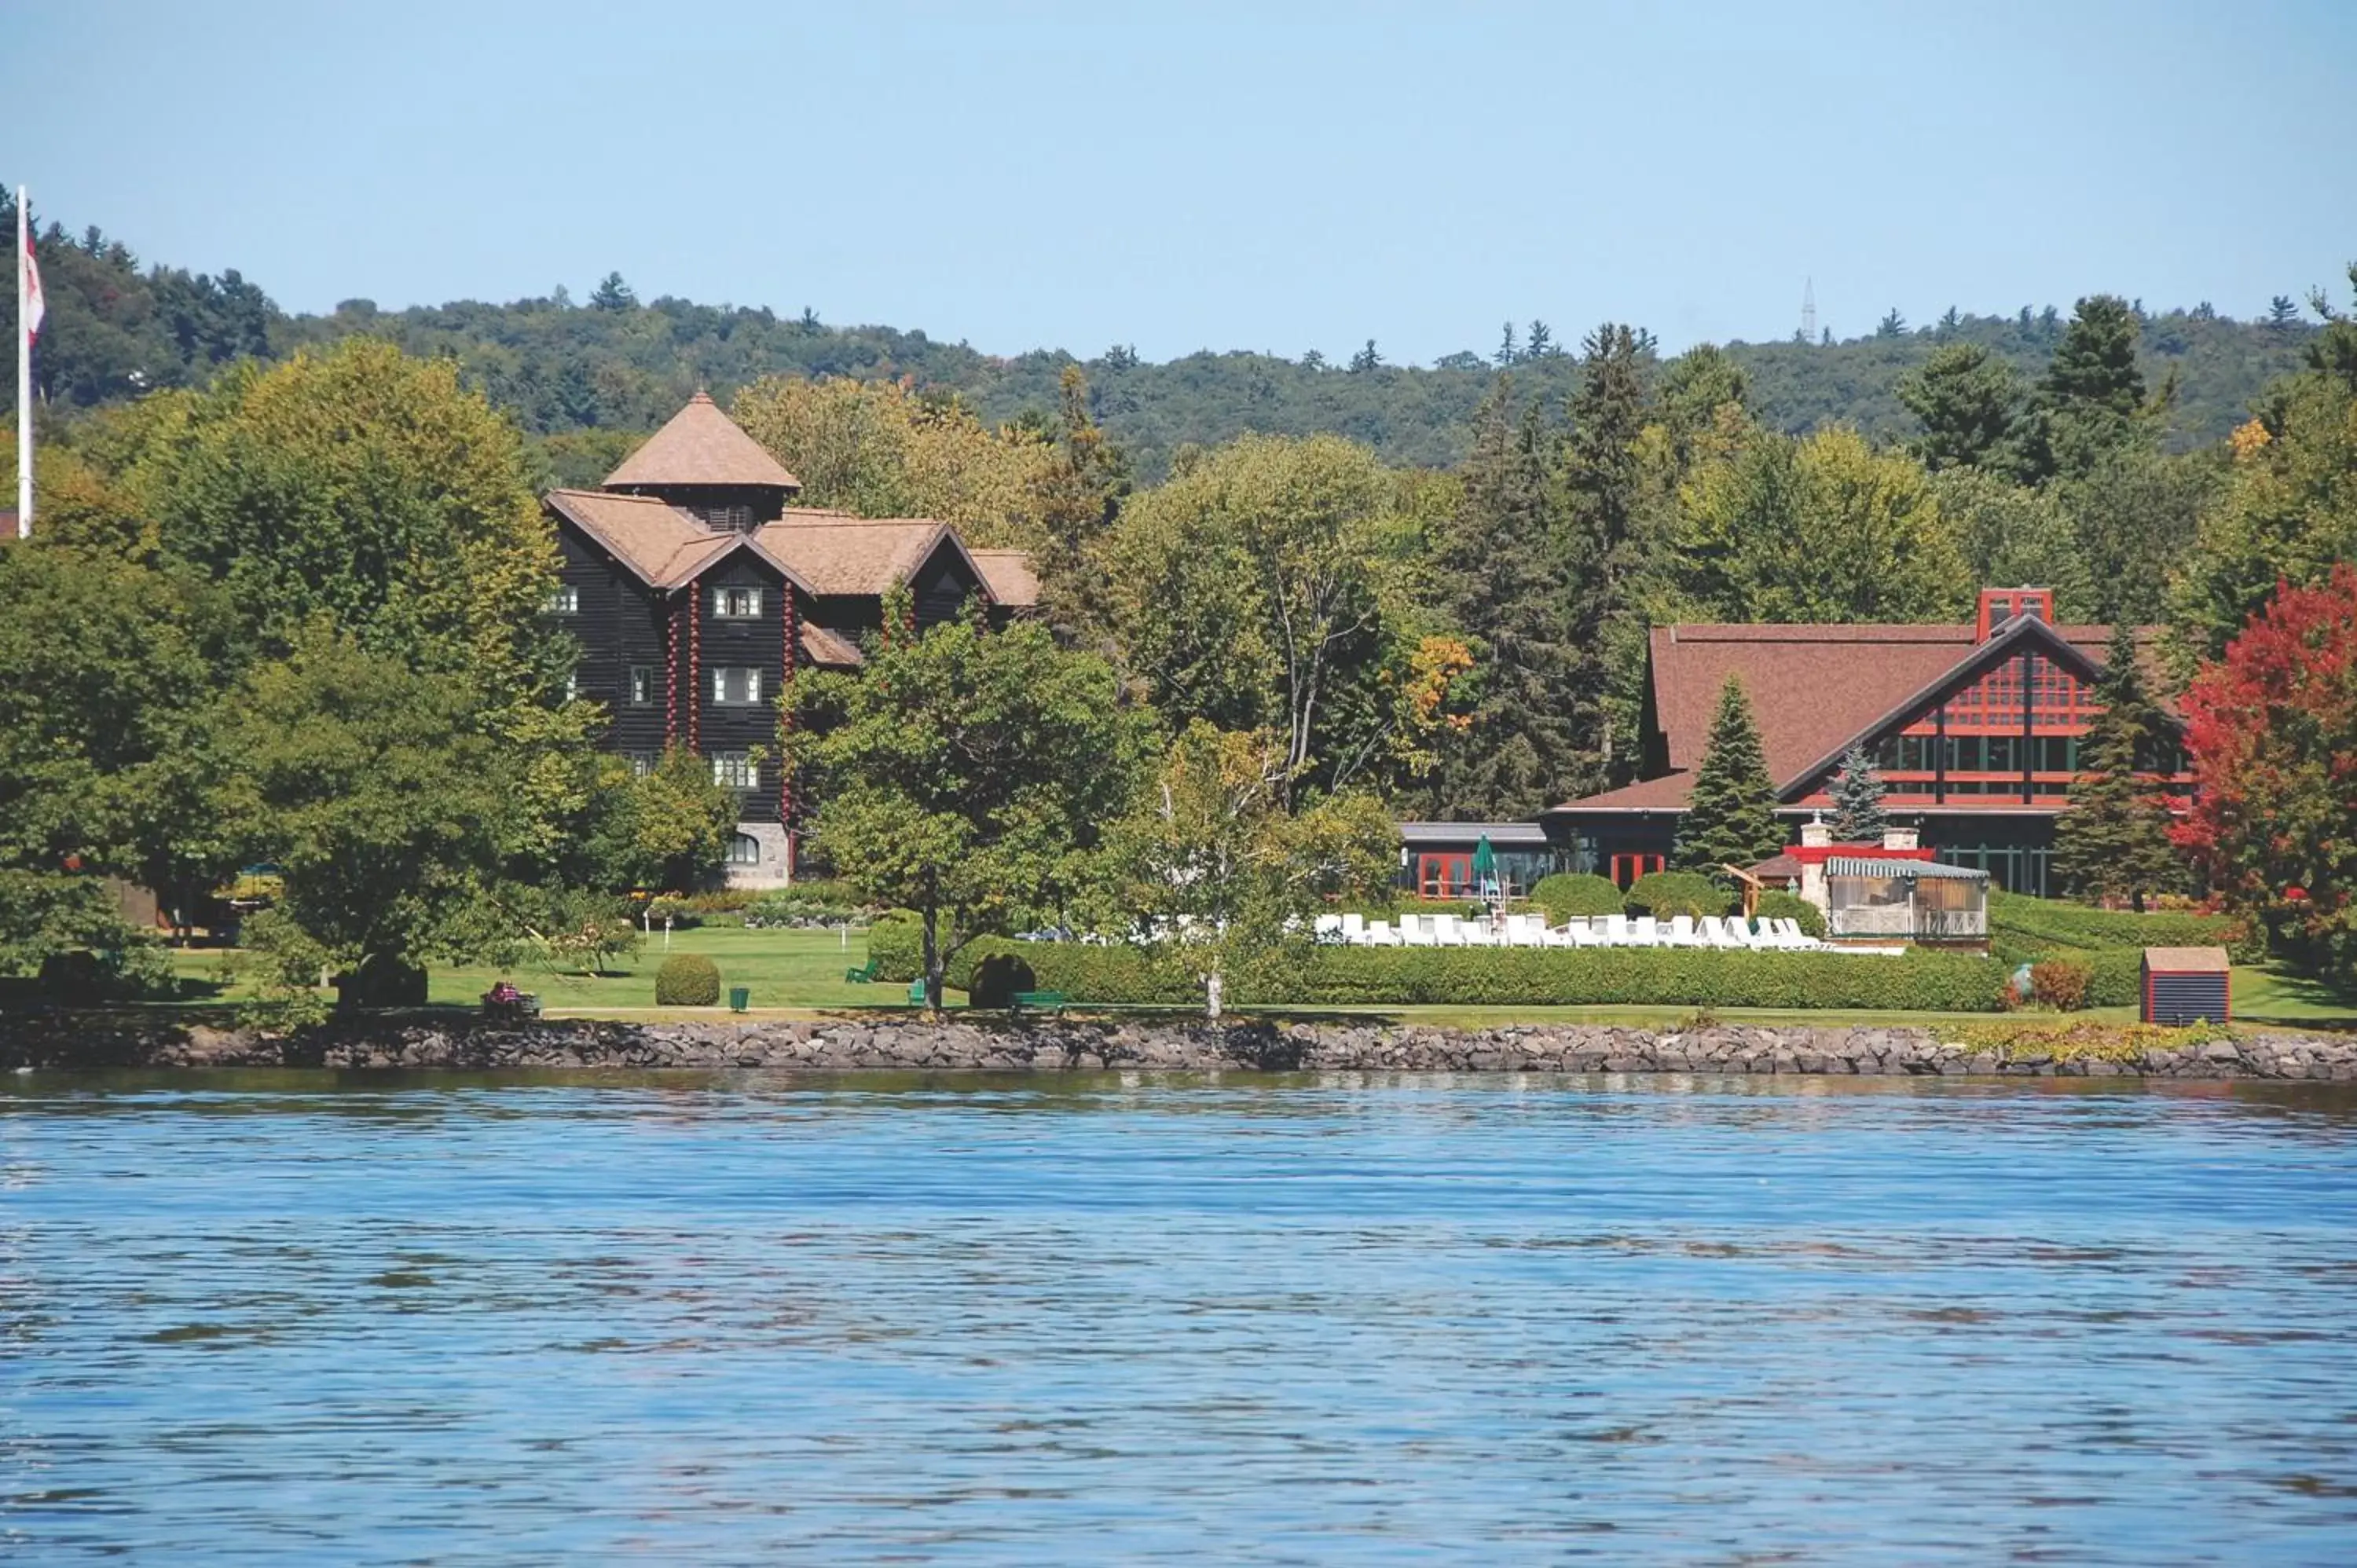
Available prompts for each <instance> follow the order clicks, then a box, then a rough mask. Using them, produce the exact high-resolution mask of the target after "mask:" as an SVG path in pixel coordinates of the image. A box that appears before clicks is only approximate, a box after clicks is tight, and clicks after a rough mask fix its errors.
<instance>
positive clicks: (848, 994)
mask: <svg viewBox="0 0 2357 1568" xmlns="http://www.w3.org/2000/svg"><path fill="white" fill-rule="evenodd" d="M669 952H670V953H702V954H703V955H704V956H705V957H706V958H709V959H710V960H712V961H713V962H714V963H715V964H717V965H718V966H719V969H720V985H721V990H722V993H723V994H724V995H725V994H726V992H727V989H728V988H729V987H730V986H735V985H742V986H745V987H747V988H748V989H749V990H750V991H751V992H752V993H753V995H752V1005H753V1006H754V1007H755V1008H757V1009H779V1008H794V1009H822V1010H827V1011H833V1010H836V1009H840V1008H845V1007H906V1006H907V1005H908V1004H909V989H908V986H907V985H906V984H905V983H903V984H899V985H893V984H888V983H881V982H878V983H875V984H872V985H854V984H851V983H848V982H846V981H845V979H844V978H843V972H844V971H845V969H847V968H850V967H852V966H854V965H856V964H863V963H865V962H866V961H867V938H866V934H865V933H864V932H860V931H853V932H851V933H849V935H848V937H847V938H846V937H845V936H844V935H842V934H841V933H838V932H835V931H831V930H750V931H748V930H747V929H744V928H743V927H741V926H702V927H698V928H697V929H694V930H687V931H674V932H673V933H672V936H671V946H670V949H669ZM237 956H240V955H232V959H233V960H234V958H235V957H237ZM667 956H668V953H667V952H666V950H665V949H664V946H663V938H662V933H660V932H658V933H656V934H655V935H654V936H653V937H652V938H651V939H649V940H647V941H646V943H645V944H644V945H643V946H641V947H640V950H639V952H638V955H637V956H636V957H635V958H630V959H624V960H621V961H619V962H618V963H617V964H616V965H615V967H614V971H613V972H611V973H609V974H605V975H597V976H591V975H582V974H552V973H550V972H547V971H546V970H542V969H534V968H532V967H530V966H528V965H527V966H522V967H519V968H516V969H512V970H508V971H504V972H502V971H500V970H496V969H489V968H480V967H468V968H463V969H435V970H432V971H430V972H429V973H428V977H427V984H428V991H427V999H428V1000H429V1001H431V1002H433V1003H435V1004H437V1005H451V1006H461V1007H471V1006H474V1005H475V1004H477V1002H478V1001H479V999H480V998H481V996H482V993H484V992H486V991H489V990H490V988H491V984H492V983H493V982H494V981H497V980H499V979H500V977H501V975H502V973H504V974H505V976H506V977H507V978H508V979H510V980H512V981H514V982H515V983H516V984H517V986H519V987H520V988H522V990H525V991H529V992H533V993H536V994H537V995H538V996H539V997H540V999H541V1006H542V1007H543V1009H544V1010H545V1011H546V1012H548V1013H551V1014H562V1013H615V1014H619V1015H626V1016H637V1015H641V1014H649V1013H651V1012H653V1010H654V1006H655V971H656V970H658V969H660V968H661V967H662V961H663V960H664V958H665V957H667ZM173 961H174V963H175V965H176V966H177V967H178V970H179V972H180V973H181V974H183V975H185V976H188V978H190V979H195V980H210V979H212V978H214V977H215V976H216V974H217V973H218V972H219V968H220V963H221V953H220V952H218V951H203V950H193V951H182V952H177V953H175V954H174V955H173ZM244 989H245V987H244V985H243V984H242V983H241V984H240V985H238V986H237V987H235V988H233V989H232V990H231V991H229V992H226V993H222V994H221V996H220V997H219V998H216V999H217V1000H234V999H236V998H237V997H238V996H239V995H241V994H242V993H243V991H244ZM948 1000H949V1001H950V1003H951V1004H952V1005H960V1004H963V995H962V994H961V993H952V995H951V996H950V998H949V999H948Z"/></svg>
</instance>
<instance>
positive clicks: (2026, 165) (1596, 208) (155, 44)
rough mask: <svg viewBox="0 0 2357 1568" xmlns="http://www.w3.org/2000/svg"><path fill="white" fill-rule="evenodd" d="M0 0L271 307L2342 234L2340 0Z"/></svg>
mask: <svg viewBox="0 0 2357 1568" xmlns="http://www.w3.org/2000/svg"><path fill="white" fill-rule="evenodd" d="M1947 9H1948V11H1949V12H1950V13H1951V14H1950V15H1949V16H1946V17H1945V18H1944V19H1940V18H1935V17H1933V16H1932V15H1931V12H1932V7H1930V6H1928V5H1902V4H1892V5H1802V4H1788V5H1770V4H1750V3H1738V0H1729V3H1722V4H1710V5H1704V4H1694V5H1659V6H1655V5H1623V6H1613V7H1602V6H1591V5H1569V4H1557V5H1547V4H1538V5H1503V4H1501V5H1454V4H1441V3H1437V0H1427V3H1426V4H1420V5H1357V6H1341V5H1332V6H1329V5H1307V4H1304V5H1237V6H1229V5H1213V4H1208V3H1206V4H1188V5H1156V6H1152V7H1147V6H1143V5H1121V4H1119V3H1117V0H1114V3H1101V4H1098V5H1071V6H1065V5H1044V4H1042V5H996V4H989V3H985V0H972V3H969V4H964V5H948V4H944V5H931V6H914V5H896V4H888V3H886V0H857V3H856V4H852V3H837V4H833V5H791V4H782V3H781V4H752V3H743V0H728V3H723V0H673V3H671V4H668V5H643V4H641V5H598V4H595V3H593V0H572V3H568V4H564V5H550V4H539V3H534V4H506V3H502V0H473V3H470V4H455V3H451V0H407V3H404V4H401V5H348V4H340V3H338V4H325V3H304V4H295V3H291V0H207V3H206V4H202V5H197V4H190V3H188V0H172V3H161V0H149V3H145V4H130V3H110V0H75V3H73V4H38V5H37V4H33V3H32V0H0V75H5V79H6V81H5V85H6V87H7V89H8V92H7V100H6V101H7V102H8V103H9V105H10V108H9V113H8V125H7V129H6V131H5V134H0V177H5V178H6V179H8V180H11V181H24V182H27V183H29V184H30V185H31V186H32V187H33V189H34V200H35V207H36V210H37V211H39V212H42V213H44V214H46V215H47V216H49V217H54V218H57V219H59V220H62V221H64V222H65V223H66V224H67V225H68V226H69V227H70V228H74V229H77V230H78V229H79V228H80V227H81V226H82V225H83V224H85V223H89V222H96V223H99V224H101V225H102V226H103V227H104V228H105V229H106V230H107V231H109V232H111V233H113V234H115V235H118V236H119V237H121V238H123V239H124V240H125V241H126V242H129V243H130V244H131V245H132V247H133V248H134V249H135V251H137V252H139V253H140V254H141V255H142V256H143V257H145V258H150V259H157V260H163V261H168V262H172V263H178V264H182V265H188V266H193V267H197V268H199V269H203V270H207V271H218V270H220V269H221V268H224V267H231V266H234V267H238V268H241V269H242V270H243V272H244V273H245V274H246V275H247V276H248V277H250V278H252V279H253V280H255V281H256V282H258V283H260V284H261V285H263V286H264V288H265V289H267V290H268V291H269V292H270V294H271V295H272V296H273V297H274V298H275V299H276V300H277V301H278V302H279V303H280V304H281V305H282V306H286V307H287V308H290V309H296V310H320V309H325V308H328V307H330V306H333V305H334V304H335V303H336V302H337V301H338V300H339V299H343V298H347V297H351V296H365V297H368V298H371V299H374V300H376V301H377V302H378V303H379V304H380V305H382V306H387V307H392V306H402V305H408V304H414V303H419V302H438V301H442V300H447V299H457V298H479V299H500V300H504V299H511V298H516V297H521V296H524V295H538V294H545V293H547V292H548V291H549V290H550V289H551V288H552V287H553V286H554V285H557V284H559V283H563V284H565V285H566V286H568V287H569V288H571V289H572V291H573V293H574V295H575V296H576V298H577V297H580V296H583V295H586V294H587V292H588V290H589V288H590V287H591V286H592V285H594V284H595V283H596V281H597V278H599V277H600V276H602V275H603V274H605V273H606V272H607V271H608V269H619V271H620V272H621V273H622V274H623V275H624V276H625V277H627V278H628V279H629V280H630V283H631V284H632V285H634V286H635V287H636V288H637V290H638V292H639V294H640V297H642V298H650V299H651V298H653V297H655V296H657V295H663V294H675V295H685V296H687V297H689V298H692V299H696V300H700V301H705V302H714V303H717V302H723V301H726V302H733V303H737V304H745V305H770V306H775V307H777V308H778V309H780V311H783V312H797V311H799V310H801V308H802V306H805V305H809V306H815V307H816V308H817V310H818V311H819V313H820V315H821V316H822V317H824V318H825V319H827V320H829V321H832V322H838V323H844V322H858V321H868V322H885V323H889V324H891V325H894V326H899V327H907V328H924V329H926V330H927V331H929V332H931V333H932V334H934V335H935V336H937V337H942V338H952V339H955V338H965V339H967V340H969V341H971V342H972V343H974V345H975V346H976V347H977V348H981V349H985V350H989V351H993V352H1002V353H1011V352H1016V351H1019V350H1021V349H1028V348H1034V347H1061V348H1066V349H1071V350H1073V351H1075V352H1077V353H1081V354H1083V355H1086V354H1092V353H1095V352H1098V351H1101V350H1102V349H1104V348H1105V347H1106V346H1107V345H1108V344H1112V343H1115V342H1130V343H1135V345H1136V346H1137V348H1138V349H1139V350H1140V352H1142V353H1144V354H1145V355H1146V356H1147V357H1148V358H1152V359H1165V358H1168V357H1170V356H1172V355H1174V354H1179V353H1184V352H1187V351H1189V350H1191V349H1198V348H1213V349H1232V348H1244V349H1274V350H1275V351H1277V352H1280V353H1284V354H1287V355H1297V354H1299V353H1301V352H1302V351H1303V350H1305V349H1310V348H1313V347H1314V348H1318V349H1323V350H1324V351H1325V352H1327V353H1328V354H1329V355H1340V354H1343V353H1347V352H1348V351H1350V350H1351V349H1353V348H1354V347H1356V346H1357V345H1358V344H1359V343H1361V342H1362V341H1363V340H1364V339H1366V338H1369V337H1373V338H1376V339H1378V341H1379V342H1380V344H1381V346H1382V349H1383V353H1384V356H1385V358H1386V359H1389V360H1395V361H1399V360H1407V361H1429V360H1432V359H1433V358H1435V357H1437V356H1438V355H1440V354H1444V353H1447V352H1448V351H1450V350H1452V349H1477V350H1481V351H1487V350H1488V349H1491V347H1493V346H1494V344H1495V342H1496V340H1497V337H1498V327H1499V323H1500V322H1501V321H1502V320H1503V319H1505V318H1506V317H1513V318H1515V319H1516V320H1518V321H1527V320H1528V319H1530V318H1531V317H1534V316H1537V317H1544V318H1545V319H1547V320H1548V321H1549V322H1551V323H1552V324H1553V325H1554V326H1555V329H1556V331H1557V332H1558V333H1559V334H1561V335H1563V336H1565V337H1566V338H1568V337H1575V336H1576V335H1577V332H1578V331H1580V330H1581V329H1583V328H1585V327H1587V326H1588V325H1591V324H1593V323H1594V322H1595V321H1597V320H1599V319H1602V318H1605V317H1614V318H1620V319H1628V320H1632V321H1636V322H1639V323H1641V324H1643V325H1646V326H1650V327H1651V328H1653V330H1654V331H1656V332H1657V333H1658V334H1660V336H1661V337H1662V338H1663V341H1664V343H1665V344H1667V345H1668V346H1670V347H1672V348H1676V347H1681V346H1683V345H1684V344H1686V343H1690V342H1693V341H1695V340H1697V339H1703V338H1711V339H1724V338H1737V337H1739V338H1752V339H1755V340H1756V339H1760V338H1779V337H1782V336H1785V335H1787V334H1789V333H1790V332H1791V331H1792V328H1793V327H1794V325H1795V324H1796V321H1797V318H1798V315H1799V306H1800V300H1801V287H1802V281H1803V278H1805V277H1810V276H1813V277H1814V279H1815V285H1816V299H1817V307H1818V312H1819V317H1820V319H1821V321H1823V322H1824V324H1826V325H1828V326H1830V327H1832V328H1834V330H1835V332H1836V333H1838V334H1842V335H1845V336H1846V335H1853V334H1856V333H1858V332H1861V331H1864V330H1866V329H1867V328H1869V327H1870V326H1871V325H1872V324H1873V322H1874V321H1875V319H1876V318H1878V317H1879V316H1880V315H1881V314H1882V312H1883V311H1884V310H1886V309H1888V308H1889V307H1890V306H1898V307H1899V308H1900V310H1902V311H1903V312H1904V313H1905V314H1906V315H1907V316H1908V317H1909V318H1910V320H1913V321H1921V320H1924V319H1928V318H1929V317H1932V316H1935V315H1936V314H1938V313H1939V312H1940V311H1941V310H1943V309H1944V308H1945V307H1946V306H1949V305H1950V304H1955V305H1959V306H1963V307H1964V308H1965V309H1967V310H1985V311H1994V310H2003V311H2011V310H2013V309H2015V308H2016V307H2018V306H2021V305H2023V304H2030V305H2041V306H2042V305H2044V304H2047V303H2049V302H2052V303H2055V304H2058V305H2060V306H2063V307H2064V308H2065V309H2067V308H2068V307H2069V306H2070V303H2071V301H2072V299H2073V298H2074V297H2076V296H2077V295H2082V294H2086V293H2092V292H2094V291H2097V290H2111V291H2115V292H2117V293H2120V294H2124V295H2133V296H2139V297H2142V298H2143V299H2144V300H2145V301H2146V302H2147V305H2148V306H2152V307H2154V308H2158V307H2160V306H2166V305H2179V304H2183V305H2190V304H2192V303H2194V302H2195V301H2197V300H2201V299H2209V300H2212V301H2213V302H2214V303H2215V304H2216V305H2217V306H2218V307H2219V308H2220V309H2221V310H2222V311H2225V312H2228V313H2229V314H2232V315H2235V316H2250V315H2254V314H2256V313H2257V312H2259V311H2260V310H2262V309H2263V308H2264V307H2265V306H2266V302H2267V299H2268V297H2269V296H2270V295H2275V294H2278V293H2282V294H2290V295H2295V296H2299V295H2305V293H2306V291H2307V290H2308V289H2309V287H2310V286H2311V285H2317V284H2331V285H2336V286H2340V285H2341V268H2342V267H2343V265H2344V264H2345V263H2347V262H2348V261H2349V260H2351V259H2352V257H2357V158H2352V156H2351V149H2352V147H2357V3H2350V0H2312V3H2293V0H2283V3H2275V4H2268V3H2251V4H2237V5H2185V4H2173V3H2170V0H2145V3H2142V4H2133V3H2125V0H2123V3H2119V4H2108V3H2107V4H2093V3H2090V4H2070V3H2065V0H2050V3H2048V4H1996V3H1983V0H1974V3H1973V4H1970V5H1963V4H1959V5H1952V6H1950V7H1948V8H1947Z"/></svg>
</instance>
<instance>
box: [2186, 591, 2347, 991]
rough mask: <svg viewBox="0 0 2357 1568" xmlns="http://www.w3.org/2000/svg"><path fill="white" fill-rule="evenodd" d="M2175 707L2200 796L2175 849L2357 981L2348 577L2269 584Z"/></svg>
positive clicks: (2332, 974)
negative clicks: (2267, 594)
mask: <svg viewBox="0 0 2357 1568" xmlns="http://www.w3.org/2000/svg"><path fill="white" fill-rule="evenodd" d="M2184 706H2185V713H2186V717H2187V725H2186V734H2185V740H2186V746H2187V749H2188V750H2190V752H2191V753H2192V757H2193V773H2194V778H2195V779H2196V781H2197V782H2198V783H2199V785H2200V794H2199V795H2198V796H2197V797H2196V799H2195V801H2194V806H2193V810H2192V811H2191V812H2190V814H2188V815H2187V817H2186V818H2185V820H2184V821H2183V822H2180V823H2179V824H2178V826H2177V827H2176V829H2175V830H2174V833H2175V837H2176V839H2177V842H2178V843H2179V844H2181V845H2182V846H2183V847H2185V848H2186V849H2188V850H2190V852H2192V854H2193V855H2194V857H2195V859H2196V860H2197V861H2199V862H2200V863H2201V865H2202V867H2203V868H2204V869H2205V870H2206V871H2207V872H2208V873H2209V875H2210V880H2211V883H2212V886H2215V887H2217V888H2218V889H2219V891H2220V892H2221V893H2222V895H2223V896H2224V897H2225V899H2226V901H2227V904H2228V906H2229V908H2232V909H2233V910H2234V911H2235V912H2236V913H2238V914H2241V915H2244V916H2247V917H2250V918H2255V919H2256V920H2258V921H2259V922H2260V923H2261V924H2263V925H2264V926H2265V927H2266V930H2267V935H2268V938H2269V940H2270V941H2271V942H2272V943H2273V945H2274V946H2275V948H2276V951H2278V952H2279V953H2281V954H2282V955H2283V956H2284V957H2285V958H2287V959H2288V960H2290V961H2293V962H2295V963H2298V964H2299V965H2300V966H2301V967H2302V968H2305V969H2308V970H2309V971H2311V972H2316V973H2317V974H2319V976H2321V977H2323V978H2325V979H2327V980H2328V981H2330V982H2333V983H2338V984H2341V985H2349V984H2351V983H2357V569H2352V567H2351V566H2350V565H2349V564H2347V563H2342V564H2340V565H2336V566H2335V567H2333V569H2332V573H2331V575H2330V578H2329V579H2328V580H2327V581H2326V582H2325V583H2323V584H2322V585H2319V586H2317V587H2312V588H2295V587H2292V586H2290V585H2278V586H2277V588H2276V594H2275V597H2274V598H2273V599H2271V600H2269V601H2268V603H2267V605H2266V607H2265V608H2264V609H2262V610H2261V611H2260V612H2259V613H2258V614H2257V615H2255V616H2254V617H2252V618H2251V621H2250V623H2249V625H2247V626H2245V627H2244V628H2243V632H2242V634H2241V635H2240V636H2239V637H2236V638H2235V639H2233V641H2232V642H2230V643H2228V644H2227V645H2226V654H2225V657H2224V658H2223V659H2222V660H2220V661H2219V662H2218V663H2215V664H2211V665H2205V666H2204V667H2203V668H2202V670H2201V674H2200V675H2198V676H2196V677H2195V679H2194V682H2193V684H2192V686H2191V687H2190V689H2189V690H2188V691H2187V692H2186V693H2185V703H2184Z"/></svg>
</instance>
